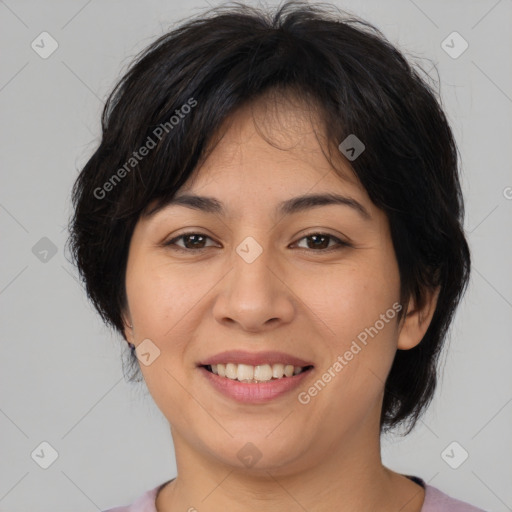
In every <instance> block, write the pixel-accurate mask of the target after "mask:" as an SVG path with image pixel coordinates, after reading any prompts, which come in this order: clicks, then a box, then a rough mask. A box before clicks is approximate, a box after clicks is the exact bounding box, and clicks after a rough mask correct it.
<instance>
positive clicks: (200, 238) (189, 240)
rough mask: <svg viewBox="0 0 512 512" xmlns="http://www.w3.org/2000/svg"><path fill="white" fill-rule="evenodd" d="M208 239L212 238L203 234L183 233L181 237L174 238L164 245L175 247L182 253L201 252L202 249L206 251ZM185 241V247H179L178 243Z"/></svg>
mask: <svg viewBox="0 0 512 512" xmlns="http://www.w3.org/2000/svg"><path fill="white" fill-rule="evenodd" d="M207 239H210V240H211V238H210V237H209V236H208V235H205V234H203V233H193V232H191V233H183V234H182V235H180V236H177V237H176V238H173V239H172V240H169V241H168V242H166V243H165V244H164V245H165V246H174V247H173V249H177V250H181V251H190V250H197V251H200V250H202V249H206V247H205V245H204V244H205V241H206V240H207ZM178 240H179V241H181V240H183V243H184V247H183V246H181V245H177V244H176V242H177V241H178Z"/></svg>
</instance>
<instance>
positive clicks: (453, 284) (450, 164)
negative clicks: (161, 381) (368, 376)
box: [68, 1, 470, 432]
mask: <svg viewBox="0 0 512 512" xmlns="http://www.w3.org/2000/svg"><path fill="white" fill-rule="evenodd" d="M420 69H421V67H420ZM425 75H427V76H428V74H425ZM429 78H430V77H429ZM430 80H432V79H430ZM273 91H274V92H281V93H282V94H284V95H285V96H286V95H290V96H291V95H292V94H293V95H294V96H297V97H299V98H300V99H302V100H303V101H304V102H306V103H308V104H309V105H311V106H313V105H314V106H316V109H317V111H318V113H319V116H320V119H321V122H322V126H323V128H324V129H325V135H326V137H327V139H328V142H329V147H330V148H331V147H332V148H336V151H337V153H338V155H341V151H340V150H338V146H339V144H340V143H341V142H342V141H344V140H345V139H346V138H347V137H348V136H349V135H351V134H354V135H356V136H357V138H358V139H359V140H360V141H362V142H363V144H364V145H365V150H364V151H363V152H362V153H361V154H360V155H359V157H358V158H356V159H355V160H353V161H350V162H349V163H350V165H351V168H352V170H353V172H354V174H355V176H356V177H357V178H358V180H359V182H360V183H361V184H362V186H363V187H364V188H365V189H366V191H367V193H368V195H369V197H370V199H371V201H372V202H373V203H374V204H375V205H376V206H377V207H378V208H380V209H382V210H383V211H384V212H385V214H386V215H387V218H388V220H389V225H390V232H391V238H392V242H393V247H394V250H395V254H396V259H397V263H398V267H399V275H400V301H401V303H402V304H404V305H407V304H408V303H409V300H410V299H411V298H414V300H415V301H416V305H417V306H418V307H422V306H423V305H424V304H425V300H426V296H427V295H426V294H427V292H428V291H429V290H430V291H432V290H434V289H436V288H438V287H439V288H440V293H439V296H438V300H437V305H436V309H435V312H434V315H433V318H432V321H431V323H430V325H429V327H428V329H427V331H426V334H425V335H424V337H423V339H422V341H421V342H420V343H419V344H418V345H417V346H416V347H414V348H412V349H410V350H397V352H396V355H395V358H394V361H393V363H392V367H391V370H390V373H389V375H388V377H387V380H386V382H385V389H384V397H383V405H382V412H381V418H380V427H381V431H383V430H390V429H391V428H392V427H396V426H398V425H399V424H407V425H408V427H409V429H408V432H410V430H411V429H412V428H413V426H414V425H415V423H416V422H417V420H418V418H419V417H420V415H421V414H422V413H423V412H424V410H425V409H426V407H427V406H428V405H429V403H430V401H431V400H432V396H433V393H434V390H435V387H436V382H437V363H438V359H439V355H440V351H441V348H442V346H443V344H444V340H445V339H446V337H447V332H448V328H449V326H450V323H451V321H452V318H453V315H454V313H455V310H456V307H457V305H458V303H459V301H460V299H461V297H462V295H463V293H464V291H465V288H466V286H467V283H468V280H469V272H470V252H469V247H468V244H467V241H466V239H465V236H464V231H463V218H464V204H463V197H462V193H461V188H460V181H459V169H458V149H457V146H456V143H455V140H454V137H453V134H452V131H451V129H450V126H449V124H448V121H447V119H446V116H445V114H444V113H443V109H442V107H441V99H440V98H439V99H438V97H437V95H438V93H437V92H436V91H435V89H434V88H433V86H432V85H430V84H429V83H428V81H427V80H426V79H423V78H422V77H421V76H420V73H419V72H418V71H417V70H416V69H414V67H413V66H412V65H410V64H409V63H408V62H407V60H406V58H405V57H404V56H403V55H402V53H401V52H400V51H399V50H398V49H397V48H396V47H395V46H393V45H392V44H391V43H390V42H389V41H388V40H387V39H386V38H385V36H384V35H383V34H382V33H381V32H380V31H379V30H378V29H377V28H376V27H375V26H373V25H371V24H370V23H368V22H366V21H364V20H361V19H359V18H357V17H355V16H353V15H350V16H348V15H346V13H345V12H342V11H340V10H339V9H337V8H335V7H334V6H332V5H330V4H314V5H311V4H309V3H308V2H305V1H304V2H303V1H287V2H285V3H283V4H281V5H280V6H277V7H276V8H275V10H268V9H262V8H255V7H251V6H247V5H244V4H241V3H239V2H231V3H230V4H224V5H221V6H217V7H215V8H213V9H210V10H209V11H208V12H206V13H203V14H202V15H201V16H194V17H192V18H191V19H186V20H182V22H181V24H180V25H179V26H178V27H176V28H175V29H173V30H171V31H169V32H168V33H166V34H165V35H163V36H161V37H160V38H158V39H157V40H156V41H155V42H153V43H152V44H151V45H150V46H149V47H147V48H146V49H145V50H143V51H142V52H141V53H140V54H139V55H138V56H137V57H136V59H135V60H134V61H133V62H132V64H131V65H130V66H129V69H128V70H127V72H126V73H125V75H124V76H122V78H121V79H120V80H119V82H118V83H117V85H116V86H115V88H114V89H113V90H112V92H111V94H110V96H109V97H108V99H107V101H106V104H105V107H104V110H103V114H102V139H101V143H100V144H99V147H98V148H97V149H96V151H95V152H94V154H93V155H92V157H91V158H90V159H89V160H88V162H87V163H86V164H85V166H84V167H83V169H82V170H81V172H80V174H79V175H78V177H77V180H76V182H75V184H74V186H73V191H72V201H73V207H74V213H73V217H72V218H71V219H70V228H69V229H70V237H69V239H68V243H69V246H70V248H71V253H72V257H73V260H74V263H75V264H76V266H77V267H78V270H79V274H80V277H81V280H82V282H83V283H84V284H85V288H86V292H87V295H88V297H89V299H90V300H91V301H92V303H93V305H94V307H95V308H96V309H97V311H98V312H99V314H100V315H101V317H102V319H103V320H104V321H105V323H106V324H108V325H109V326H111V327H113V328H114V329H115V330H116V331H117V332H119V333H120V334H121V335H122V336H123V337H124V328H125V325H124V324H123V318H122V313H123V312H124V311H125V308H126V306H127V301H126V289H125V273H126V263H127V256H128V249H129V244H130V239H131V236H132V233H133V230H134V227H135V225H136V223H137V221H138V220H139V219H140V218H142V217H143V216H144V215H146V213H147V208H148V205H149V204H150V203H153V202H154V203H155V204H156V205H157V208H161V207H163V206H164V205H165V204H166V203H167V202H168V201H169V200H170V199H172V197H173V196H174V195H175V193H176V192H177V191H178V190H179V188H180V187H181V186H182V185H183V184H184V183H185V182H186V181H187V179H188V178H189V176H191V174H192V172H193V170H194V169H195V168H196V167H197V166H198V164H199V163H200V162H201V161H203V160H204V159H205V158H206V156H207V155H208V154H209V151H211V149H212V147H213V140H214V138H215V134H216V133H217V132H218V129H219V127H220V125H221V123H223V121H225V120H226V119H228V118H229V116H230V115H231V114H232V113H234V112H235V111H236V110H237V109H239V108H240V107H242V106H243V105H246V104H249V103H250V102H252V101H254V100H257V99H258V98H262V97H263V96H264V95H266V94H270V93H272V92H273ZM142 148H146V151H143V149H142ZM139 152H140V155H139ZM143 153H144V155H145V156H143ZM142 156H143V157H142ZM341 158H344V157H343V156H342V157H341ZM349 160H350V159H347V160H346V161H349ZM406 310H407V307H405V306H404V307H403V309H402V311H400V313H399V316H398V319H399V320H400V319H401V318H402V315H403V314H405V312H406ZM125 339H126V338H125ZM127 353H128V352H127ZM128 354H129V355H128V358H129V359H130V361H131V364H132V369H133V370H134V373H133V375H131V377H130V379H129V380H135V377H136V375H138V376H139V377H140V368H139V365H138V362H137V360H136V355H135V354H133V352H131V353H128Z"/></svg>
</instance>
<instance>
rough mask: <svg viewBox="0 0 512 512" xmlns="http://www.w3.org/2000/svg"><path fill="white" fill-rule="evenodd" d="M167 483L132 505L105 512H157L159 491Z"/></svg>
mask: <svg viewBox="0 0 512 512" xmlns="http://www.w3.org/2000/svg"><path fill="white" fill-rule="evenodd" d="M165 483H167V482H165ZM165 483H164V484H159V485H157V486H156V487H154V488H153V489H150V490H149V491H146V492H145V493H144V494H142V495H140V496H139V497H138V498H137V499H136V500H135V501H134V502H133V503H132V504H131V505H125V506H121V507H114V508H109V509H108V510H104V511H103V512H157V510H156V506H155V501H156V495H157V493H158V490H159V489H160V488H161V487H163V486H164V485H165Z"/></svg>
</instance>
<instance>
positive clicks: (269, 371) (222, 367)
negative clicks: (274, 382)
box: [210, 363, 303, 382]
mask: <svg viewBox="0 0 512 512" xmlns="http://www.w3.org/2000/svg"><path fill="white" fill-rule="evenodd" d="M210 368H211V371H212V373H215V374H217V375H219V376H220V377H227V378H228V379H231V380H238V381H240V382H266V381H269V380H271V379H272V378H274V379H282V378H283V377H291V376H293V375H298V374H299V373H301V372H302V370H303V368H302V367H301V366H293V365H292V364H286V365H284V364H281V363H276V364H273V365H270V364H262V365H258V366H251V365H250V364H236V363H227V364H212V365H210Z"/></svg>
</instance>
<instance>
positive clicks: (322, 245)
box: [300, 233, 350, 252]
mask: <svg viewBox="0 0 512 512" xmlns="http://www.w3.org/2000/svg"><path fill="white" fill-rule="evenodd" d="M301 240H307V242H306V247H301V248H305V249H309V250H312V251H317V252H328V251H331V250H335V249H340V248H342V247H349V246H350V244H349V243H347V242H344V241H343V240H340V239H339V238H337V237H335V236H333V235H330V234H329V233H310V234H309V235H306V236H304V237H302V238H301V239H300V241H301ZM331 241H334V242H335V244H334V246H329V243H330V242H331Z"/></svg>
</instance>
